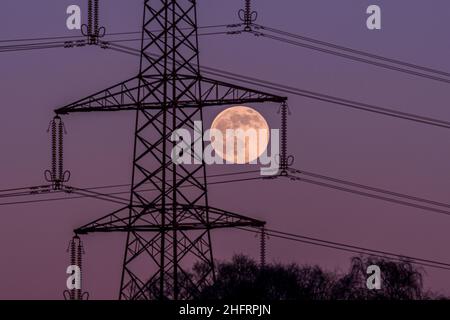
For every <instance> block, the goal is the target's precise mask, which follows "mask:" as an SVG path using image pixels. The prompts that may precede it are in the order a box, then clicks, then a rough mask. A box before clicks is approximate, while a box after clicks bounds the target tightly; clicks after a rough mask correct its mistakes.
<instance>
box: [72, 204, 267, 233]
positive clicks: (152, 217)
mask: <svg viewBox="0 0 450 320" xmlns="http://www.w3.org/2000/svg"><path fill="white" fill-rule="evenodd" d="M171 210H172V209H171V207H170V209H166V213H168V214H171V213H172V212H171ZM161 211H162V208H155V207H151V208H150V207H149V208H147V209H143V210H141V211H140V212H138V211H137V210H136V209H135V208H133V209H132V212H133V214H132V215H131V216H130V215H129V214H130V212H129V207H125V208H121V209H119V210H116V211H114V212H113V213H111V214H108V215H106V216H104V217H102V218H100V219H97V220H95V221H93V222H91V223H89V224H87V225H85V226H82V227H80V228H78V229H76V230H75V233H77V234H87V233H93V232H138V231H139V232H161V231H171V230H175V229H176V230H208V229H209V230H211V229H220V228H232V227H250V226H251V227H261V226H264V224H265V222H264V221H260V220H256V219H252V218H249V217H246V216H243V215H239V214H236V213H232V212H229V211H225V210H221V209H217V208H211V207H208V208H207V207H204V206H180V208H179V212H178V214H179V215H180V216H182V219H181V221H180V219H179V220H178V221H177V222H176V223H175V224H174V223H173V221H170V220H169V221H167V223H166V224H165V225H161V224H160V223H158V215H159V214H160V212H161ZM206 213H209V221H206V219H205V217H206Z"/></svg>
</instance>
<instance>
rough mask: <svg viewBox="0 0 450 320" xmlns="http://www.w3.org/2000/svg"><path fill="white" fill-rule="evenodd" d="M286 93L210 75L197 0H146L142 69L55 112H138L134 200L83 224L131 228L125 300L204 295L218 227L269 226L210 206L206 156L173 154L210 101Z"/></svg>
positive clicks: (86, 229) (97, 228)
mask: <svg viewBox="0 0 450 320" xmlns="http://www.w3.org/2000/svg"><path fill="white" fill-rule="evenodd" d="M285 100H286V98H284V97H280V96H276V95H271V94H268V93H264V92H260V91H257V90H252V89H248V88H244V87H240V86H236V85H232V84H229V83H225V82H222V81H217V80H213V79H208V78H205V77H203V76H202V75H201V73H200V68H199V49H198V35H197V13H196V1H193V0H152V1H149V0H146V1H145V3H144V19H143V28H142V42H141V58H140V71H139V74H138V75H137V76H135V77H133V78H131V79H129V80H126V81H124V82H121V83H119V84H117V85H115V86H112V87H110V88H108V89H105V90H102V91H100V92H97V93H96V94H93V95H91V96H89V97H86V98H84V99H82V100H79V101H77V102H75V103H72V104H70V105H67V106H65V107H62V108H60V109H57V110H56V111H55V112H56V113H57V114H58V115H62V114H69V113H74V112H94V111H97V112H106V111H123V110H135V111H136V128H135V138H134V157H133V159H134V160H133V174H132V184H131V185H132V187H131V194H130V202H129V204H128V205H127V206H126V207H123V208H120V209H118V210H116V211H115V212H113V213H111V214H108V215H106V216H104V217H102V218H99V219H97V220H95V221H93V222H90V223H88V224H86V225H84V226H82V227H80V228H78V229H76V230H75V233H76V234H87V233H93V232H124V233H126V234H127V240H126V248H125V255H124V260H123V269H122V278H121V284H120V294H119V299H191V298H195V297H196V294H197V293H198V292H199V291H200V290H201V288H202V287H204V286H205V285H207V284H210V283H211V281H213V279H214V265H213V254H212V247H211V236H210V231H211V230H212V229H216V228H232V227H242V226H253V227H261V226H263V225H264V222H263V221H258V220H255V219H251V218H248V217H245V216H242V215H238V214H235V213H231V212H228V211H225V210H220V209H216V208H213V207H210V206H209V204H208V193H207V181H206V168H205V163H204V162H203V160H202V161H200V164H193V165H183V164H176V163H175V162H174V161H172V157H171V151H172V148H173V147H174V142H173V141H172V140H171V136H172V133H174V131H175V130H177V129H180V128H190V129H191V130H196V131H199V128H197V127H196V126H194V121H198V120H199V121H201V120H202V119H203V108H205V107H207V106H217V105H234V104H246V103H258V102H278V103H281V102H283V101H285ZM201 139H202V144H203V138H201ZM194 143H195V141H194V142H193V143H192V144H191V145H190V146H189V147H190V149H191V150H192V154H194V155H195V156H199V155H198V154H195V152H196V151H195V150H194ZM202 159H203V158H202ZM187 187H189V188H187ZM195 263H200V265H201V266H202V268H201V271H199V272H197V274H200V276H199V277H198V278H195V279H194V278H193V277H191V276H190V275H189V272H188V271H189V268H191V267H192V266H193V265H194V264H195Z"/></svg>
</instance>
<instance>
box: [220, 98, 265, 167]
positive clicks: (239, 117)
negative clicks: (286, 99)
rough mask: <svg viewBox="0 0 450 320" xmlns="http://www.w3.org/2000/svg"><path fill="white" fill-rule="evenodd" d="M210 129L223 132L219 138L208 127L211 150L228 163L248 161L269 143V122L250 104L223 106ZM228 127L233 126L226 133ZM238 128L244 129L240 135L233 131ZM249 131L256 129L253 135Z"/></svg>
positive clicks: (252, 159) (260, 152)
mask: <svg viewBox="0 0 450 320" xmlns="http://www.w3.org/2000/svg"><path fill="white" fill-rule="evenodd" d="M211 129H213V130H218V131H220V133H221V134H222V141H219V140H218V139H216V137H214V133H213V132H214V131H213V130H212V131H211V145H212V147H213V149H214V151H215V152H216V153H217V154H218V155H219V156H220V157H221V158H222V159H224V160H226V161H227V162H230V163H237V164H245V163H250V162H251V161H254V160H256V159H258V157H259V156H261V154H262V153H263V152H264V151H265V150H266V148H267V145H268V144H269V125H268V124H267V122H266V120H265V119H264V117H263V116H262V115H261V114H260V113H259V112H258V111H256V110H254V109H252V108H249V107H245V106H236V107H230V108H228V109H225V110H224V111H222V112H221V113H219V114H218V115H217V116H216V118H215V119H214V121H213V123H212V125H211ZM229 129H231V130H233V131H231V132H233V133H234V134H233V135H230V134H227V130H229ZM239 131H241V132H244V133H245V136H243V139H242V136H240V135H239V134H236V132H239ZM252 132H253V133H256V136H255V135H250V134H248V133H252ZM247 134H248V135H247ZM227 146H228V147H227ZM230 146H231V147H230Z"/></svg>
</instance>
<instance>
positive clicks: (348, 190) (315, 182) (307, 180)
mask: <svg viewBox="0 0 450 320" xmlns="http://www.w3.org/2000/svg"><path fill="white" fill-rule="evenodd" d="M288 177H289V178H290V179H292V180H296V181H301V182H305V183H309V184H314V185H317V186H321V187H326V188H329V189H334V190H339V191H344V192H347V193H352V194H356V195H360V196H364V197H367V198H372V199H377V200H383V201H386V202H391V203H395V204H400V205H404V206H408V207H412V208H416V209H422V210H426V211H430V212H435V213H440V214H444V215H447V216H449V215H450V211H447V210H443V209H439V208H433V207H429V206H426V205H420V204H415V203H412V202H408V201H406V200H398V199H393V198H389V197H387V196H383V195H377V194H372V193H369V192H365V191H360V190H354V189H350V188H346V187H342V186H336V185H333V184H329V183H326V182H321V181H317V180H311V179H307V178H300V177H296V176H291V175H288ZM383 193H388V192H383Z"/></svg>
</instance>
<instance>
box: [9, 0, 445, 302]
mask: <svg viewBox="0 0 450 320" xmlns="http://www.w3.org/2000/svg"><path fill="white" fill-rule="evenodd" d="M85 3H86V1H84V0H83V1H82V0H70V1H67V0H39V1H31V0H3V1H2V3H1V6H0V40H2V39H14V38H29V37H31V38H33V37H44V36H58V35H63V36H65V35H77V31H69V30H67V29H66V27H65V19H66V14H65V11H66V8H67V6H69V5H70V4H79V5H85ZM101 3H102V11H101V15H102V16H101V22H102V24H103V25H104V26H105V27H106V29H107V32H124V31H137V30H139V29H140V27H141V25H140V24H141V16H142V3H143V1H142V0H127V1H123V0H108V1H101ZM370 4H378V5H380V6H381V8H382V14H383V16H382V18H383V20H382V21H383V29H382V30H381V31H369V30H367V28H366V26H365V20H366V14H365V11H366V8H367V7H368V6H369V5H370ZM242 5H243V0H227V1H219V0H199V1H198V13H199V25H210V24H222V23H223V24H228V23H234V22H237V16H236V14H237V11H238V10H239V9H240V8H241V7H242ZM254 6H255V9H256V10H257V11H258V12H259V20H258V23H260V24H263V25H267V26H271V27H275V28H279V29H282V30H286V31H290V32H294V33H300V34H303V35H306V36H311V37H314V38H317V39H320V40H325V41H331V42H334V43H337V44H341V45H346V46H349V47H352V48H355V49H361V50H365V51H370V52H373V53H376V54H381V55H384V56H387V57H392V58H397V59H401V60H405V61H408V62H412V63H417V64H420V65H425V66H428V67H433V68H438V69H442V70H446V71H450V61H449V59H448V57H449V56H450V41H448V30H449V26H448V23H449V22H448V21H450V19H449V18H450V2H449V1H447V0H434V1H426V0H397V1H388V0H370V1H369V0H339V1H335V0H334V1H333V0H303V1H298V0H297V1H293V0H291V1H287V0H277V1H274V0H257V1H256V0H255V1H254ZM200 53H201V56H200V58H201V63H202V64H204V65H206V66H212V67H217V68H220V69H224V70H229V71H231V72H235V73H242V74H243V75H249V76H255V77H258V78H261V79H267V80H269V81H273V82H277V83H282V84H287V85H292V86H295V87H299V88H303V89H307V90H308V89H309V90H313V91H318V92H321V93H324V94H331V95H336V96H339V97H342V98H348V99H351V100H355V101H362V102H367V103H371V104H375V105H380V106H386V107H391V108H394V109H397V110H401V111H407V112H411V113H418V114H421V115H426V116H430V117H435V118H440V119H444V120H447V121H448V120H450V109H449V106H448V100H449V98H450V93H449V90H448V89H449V88H448V85H447V84H443V83H439V82H435V81H432V80H426V79H421V78H416V77H413V76H408V75H404V74H399V73H396V72H394V71H387V70H384V69H379V68H376V67H373V66H368V65H364V64H359V63H354V62H350V61H347V60H344V59H342V58H339V57H333V56H330V55H326V54H321V53H318V52H314V51H310V50H308V49H302V48H296V47H292V46H289V45H287V44H282V43H276V42H271V40H268V39H261V38H255V37H252V36H250V35H237V36H230V35H224V36H213V37H212V36H208V37H201V38H200ZM137 71H138V59H137V58H136V57H133V56H127V55H123V54H121V53H118V52H110V51H105V50H102V49H100V48H93V47H90V48H80V49H50V50H38V51H27V52H15V53H1V57H0V94H1V100H0V101H1V105H0V146H1V149H0V163H1V166H0V189H6V188H11V187H22V186H31V185H39V184H43V183H44V180H43V171H44V170H45V169H47V168H48V166H49V160H50V159H49V158H50V157H49V155H50V154H49V135H48V134H47V132H46V130H47V126H48V123H49V121H50V119H51V118H52V116H53V113H52V110H53V109H55V108H57V107H60V106H63V105H65V104H67V103H70V102H72V101H74V100H76V99H79V98H82V97H85V96H87V95H88V94H90V93H93V92H95V91H98V90H101V89H104V88H106V87H107V86H110V85H112V84H115V83H117V82H119V81H121V80H125V79H127V78H129V77H130V76H133V75H135V74H136V73H137ZM274 93H277V92H274ZM279 94H282V93H279ZM289 105H290V108H291V111H292V116H291V117H290V118H289V121H290V127H289V134H290V136H289V149H290V150H289V151H290V153H291V154H293V155H295V163H294V167H296V168H299V169H305V170H309V171H313V172H318V173H323V174H326V175H330V176H334V177H338V178H343V179H346V180H350V181H355V182H360V183H364V184H369V185H372V186H377V187H381V188H386V189H390V190H393V191H398V192H402V193H407V194H411V195H416V196H422V197H426V198H430V199H434V200H436V201H441V202H449V198H450V197H449V189H450V170H449V163H450V148H449V142H450V139H449V138H450V133H449V132H448V131H446V130H445V129H440V128H435V127H430V126H426V125H420V124H417V123H413V122H408V121H405V120H397V119H393V118H386V117H383V116H378V115H374V114H370V113H366V112H360V111H356V110H355V111H353V110H349V109H345V108H338V107H337V106H335V105H330V104H327V103H323V102H316V101H311V100H306V99H302V98H299V97H291V96H289ZM254 107H255V108H258V110H259V111H260V112H261V113H262V114H263V115H264V116H265V117H266V119H267V120H268V122H269V125H271V126H272V127H277V126H278V124H279V115H277V113H276V112H277V110H278V106H277V105H275V104H266V105H261V106H258V105H255V106H254ZM223 109H224V108H212V109H208V110H207V111H206V114H205V115H206V118H207V119H208V121H211V120H212V119H213V117H214V116H215V115H216V114H217V113H218V112H220V111H221V110H223ZM133 116H134V115H133V113H127V112H125V113H113V114H76V115H69V116H66V117H65V124H66V127H67V130H68V135H67V136H66V168H67V169H70V170H71V172H72V180H71V181H70V185H74V186H81V187H87V186H98V185H108V184H121V183H129V181H130V175H131V165H130V164H131V160H132V159H131V156H132V153H131V151H132V137H133V129H134V128H133V124H134V121H133ZM209 124H210V123H209ZM209 124H208V125H209ZM208 169H209V168H208ZM231 169H232V170H235V169H234V168H231ZM215 170H217V168H211V170H210V172H214V171H215ZM209 191H210V193H209V194H210V204H211V205H212V206H214V207H219V208H223V209H227V210H231V211H235V212H239V213H242V214H246V215H249V216H252V217H255V218H259V219H264V220H266V221H267V222H268V226H269V227H270V228H273V229H278V230H285V231H288V232H294V233H299V234H304V235H309V236H315V237H318V238H323V239H327V240H334V241H339V242H344V243H351V244H355V245H360V246H364V247H368V248H373V249H380V250H386V251H391V252H399V253H403V254H405V255H411V256H417V257H422V258H429V259H435V260H439V261H443V262H449V261H450V253H449V250H448V243H449V242H450V233H449V232H448V230H449V228H450V219H449V218H448V217H446V216H444V215H439V214H435V213H431V212H426V211H423V210H419V209H413V208H409V207H403V206H400V205H395V204H389V203H384V202H381V201H378V200H371V199H366V198H362V197H359V196H356V195H350V194H346V193H341V192H338V191H332V190H328V189H323V188H320V187H315V186H311V185H306V184H301V183H298V182H290V181H287V180H279V181H278V180H277V181H257V182H243V183H241V184H234V185H223V186H220V185H216V186H211V187H210V189H209ZM27 199H29V198H27ZM230 199H231V200H230ZM13 200H14V199H2V200H1V201H0V203H4V202H9V201H13ZM20 200H22V199H20ZM30 200H33V199H30ZM115 208H117V206H116V205H114V204H109V203H103V202H98V201H97V200H90V199H83V200H69V201H59V202H43V203H34V204H23V205H8V206H6V205H0V215H1V217H2V220H1V221H2V222H1V224H0V252H1V258H0V274H1V275H2V278H1V280H0V298H3V299H5V298H10V299H14V298H26V299H33V298H35V299H60V298H62V291H63V290H64V289H65V281H66V274H65V269H66V267H67V265H68V255H67V253H66V248H67V245H68V241H69V240H70V238H71V236H72V230H73V229H74V228H76V227H78V226H80V225H82V224H84V223H86V222H89V221H90V220H91V219H93V218H96V217H100V216H103V215H104V214H106V213H109V212H111V211H112V210H113V209H115ZM213 240H214V250H215V257H216V258H218V259H226V258H229V257H230V256H231V255H232V254H233V253H241V252H242V253H247V254H249V255H252V256H253V257H255V258H257V256H258V239H256V238H255V237H254V236H253V235H251V234H250V235H249V234H246V233H242V232H240V231H234V230H226V231H217V232H213ZM83 241H84V243H85V246H86V255H85V257H84V259H85V261H86V263H85V276H84V279H85V281H84V287H85V290H88V291H90V293H91V297H92V299H115V298H117V292H118V286H119V276H120V272H121V262H122V256H123V250H124V242H125V237H124V236H123V235H117V234H109V235H104V234H99V235H97V234H96V235H89V236H85V237H83ZM349 257H350V255H349V254H344V253H341V252H337V251H333V250H331V249H325V248H318V247H312V246H309V245H299V244H296V243H290V242H285V241H283V240H278V239H269V242H268V258H269V260H271V261H282V262H294V261H295V262H298V263H300V264H303V263H308V264H313V263H317V264H320V265H321V266H324V267H326V268H327V269H329V270H342V271H345V270H347V268H348V263H349ZM425 271H426V272H427V276H426V278H425V285H426V287H427V288H430V289H433V290H436V291H439V292H442V293H446V294H450V273H449V272H448V271H445V270H442V271H440V270H436V269H429V268H427V269H425Z"/></svg>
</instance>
